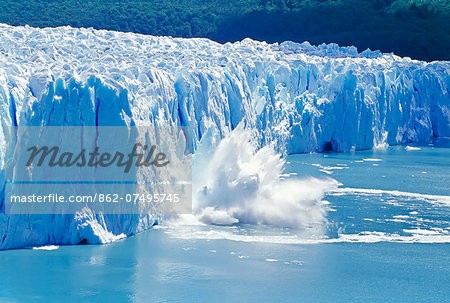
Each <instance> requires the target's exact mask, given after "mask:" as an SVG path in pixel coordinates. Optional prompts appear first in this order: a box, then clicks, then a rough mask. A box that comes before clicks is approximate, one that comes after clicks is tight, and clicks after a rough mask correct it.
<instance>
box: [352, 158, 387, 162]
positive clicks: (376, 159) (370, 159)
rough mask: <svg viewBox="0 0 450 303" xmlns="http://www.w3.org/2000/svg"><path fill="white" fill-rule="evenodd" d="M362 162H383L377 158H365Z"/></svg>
mask: <svg viewBox="0 0 450 303" xmlns="http://www.w3.org/2000/svg"><path fill="white" fill-rule="evenodd" d="M363 161H365V162H381V161H383V160H381V159H378V158H365V159H363ZM355 162H356V161H355Z"/></svg>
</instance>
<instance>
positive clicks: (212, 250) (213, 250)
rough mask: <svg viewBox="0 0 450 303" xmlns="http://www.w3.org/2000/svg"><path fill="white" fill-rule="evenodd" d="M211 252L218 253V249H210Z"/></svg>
mask: <svg viewBox="0 0 450 303" xmlns="http://www.w3.org/2000/svg"><path fill="white" fill-rule="evenodd" d="M209 252H210V253H216V252H217V250H215V249H210V250H209Z"/></svg>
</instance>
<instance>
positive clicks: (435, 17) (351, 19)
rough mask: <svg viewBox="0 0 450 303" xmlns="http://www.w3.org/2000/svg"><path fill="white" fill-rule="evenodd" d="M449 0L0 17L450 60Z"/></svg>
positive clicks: (203, 3)
mask: <svg viewBox="0 0 450 303" xmlns="http://www.w3.org/2000/svg"><path fill="white" fill-rule="evenodd" d="M449 20H450V0H171V1H165V0H19V1H18V0H0V22H1V23H8V24H11V25H25V24H28V25H30V26H37V27H47V26H51V27H54V26H61V25H71V26H74V27H93V28H97V29H109V30H118V31H124V32H128V31H130V32H136V33H142V34H151V35H164V36H174V37H207V38H210V39H213V40H215V41H218V42H228V41H230V42H234V41H237V40H242V39H243V38H246V37H250V38H253V39H257V40H263V41H267V42H282V41H286V40H291V41H297V42H303V41H309V42H310V43H312V44H321V43H323V42H325V43H330V42H335V43H338V44H339V45H341V46H347V45H355V46H356V47H358V50H359V51H363V50H365V49H367V48H370V49H372V50H377V49H379V50H381V51H383V52H394V53H396V54H398V55H400V56H409V57H412V58H414V59H421V60H427V61H431V60H450V51H449V49H450V21H449Z"/></svg>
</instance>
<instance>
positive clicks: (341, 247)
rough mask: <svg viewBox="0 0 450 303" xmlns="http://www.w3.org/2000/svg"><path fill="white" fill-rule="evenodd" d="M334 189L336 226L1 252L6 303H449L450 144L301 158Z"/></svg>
mask: <svg viewBox="0 0 450 303" xmlns="http://www.w3.org/2000/svg"><path fill="white" fill-rule="evenodd" d="M286 173H287V174H290V175H289V176H286V178H303V177H305V176H314V177H317V178H334V179H336V180H337V181H339V182H340V183H341V185H340V186H339V188H338V189H334V190H332V191H330V192H329V194H328V195H327V196H326V197H325V198H324V199H325V200H326V201H328V202H329V204H327V205H326V207H327V210H328V211H327V223H325V224H322V225H320V226H311V227H310V228H309V229H307V230H303V231H298V230H293V229H288V228H274V227H267V226H253V225H236V226H209V225H206V226H205V225H202V226H172V225H170V224H164V222H163V223H162V224H161V225H160V226H158V227H157V228H155V229H152V230H149V231H147V232H144V233H141V234H138V235H136V236H134V237H130V238H128V239H124V240H121V241H118V242H115V243H112V244H109V245H85V246H67V247H60V248H59V249H57V250H51V251H47V250H32V249H22V250H12V251H1V252H0V279H1V287H0V302H361V301H363V302H412V301H414V302H445V301H448V298H450V287H449V285H450V186H449V184H450V145H449V141H447V140H441V141H439V142H435V143H434V144H432V145H426V146H420V147H405V146H396V147H390V148H387V149H382V150H374V151H362V152H355V153H342V154H336V153H329V154H304V155H292V156H289V157H288V159H287V164H286Z"/></svg>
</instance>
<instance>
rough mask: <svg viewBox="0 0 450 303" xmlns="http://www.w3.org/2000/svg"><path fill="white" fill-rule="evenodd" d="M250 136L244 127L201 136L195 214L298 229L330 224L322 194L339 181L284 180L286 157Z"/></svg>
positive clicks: (212, 221)
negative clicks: (257, 143)
mask: <svg viewBox="0 0 450 303" xmlns="http://www.w3.org/2000/svg"><path fill="white" fill-rule="evenodd" d="M251 138H252V137H251V133H250V132H249V131H248V130H245V129H244V128H243V127H238V128H236V129H235V130H234V131H232V132H231V133H230V134H229V135H228V136H226V137H225V138H224V139H222V140H220V141H219V139H218V136H217V135H216V134H215V132H214V130H210V131H209V132H208V133H207V134H206V135H205V136H204V137H203V138H202V143H201V146H200V147H199V150H198V151H197V153H196V154H195V156H194V174H193V178H194V179H193V180H194V199H193V203H194V204H193V212H194V215H195V216H196V217H197V218H198V219H199V221H201V222H203V223H206V224H217V225H230V224H235V223H246V224H265V225H272V226H278V227H293V228H305V227H308V226H310V225H312V224H317V223H323V222H325V215H326V209H325V207H324V203H323V202H322V198H323V197H324V195H325V194H326V192H328V191H331V190H333V189H335V188H336V187H337V185H338V183H337V181H335V180H333V179H331V178H328V179H325V180H320V179H316V178H306V179H297V178H289V179H283V178H282V177H281V176H282V175H283V166H284V163H285V160H284V159H283V158H281V156H280V155H279V154H277V153H276V152H275V150H274V148H273V147H272V146H265V147H263V148H261V149H258V148H257V146H256V144H254V143H253V142H252V139H251Z"/></svg>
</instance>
